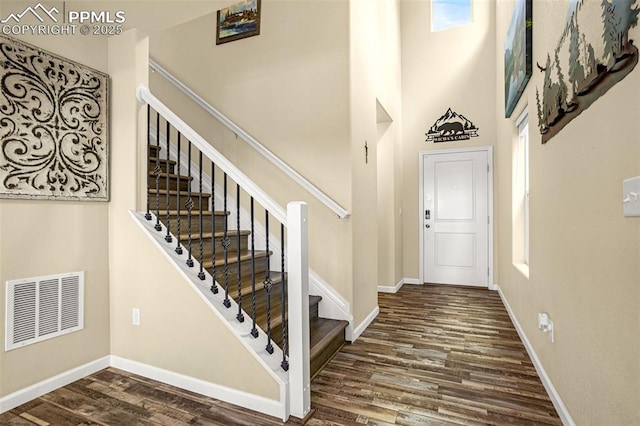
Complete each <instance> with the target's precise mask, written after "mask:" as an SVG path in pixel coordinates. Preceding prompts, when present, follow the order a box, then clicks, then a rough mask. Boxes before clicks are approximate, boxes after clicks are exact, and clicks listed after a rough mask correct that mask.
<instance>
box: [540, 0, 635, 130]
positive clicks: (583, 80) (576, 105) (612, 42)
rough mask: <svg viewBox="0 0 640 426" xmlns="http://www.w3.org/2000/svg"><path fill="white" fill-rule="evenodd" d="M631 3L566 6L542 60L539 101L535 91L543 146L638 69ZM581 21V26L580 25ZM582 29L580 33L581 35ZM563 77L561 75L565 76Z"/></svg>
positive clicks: (604, 0)
mask: <svg viewBox="0 0 640 426" xmlns="http://www.w3.org/2000/svg"><path fill="white" fill-rule="evenodd" d="M635 3H636V0H601V1H600V2H597V1H587V2H585V1H583V0H571V2H570V6H569V11H568V14H567V24H566V26H565V29H564V31H563V33H562V35H561V37H560V40H559V41H558V45H557V46H556V49H555V50H554V52H553V54H547V58H546V62H545V65H544V67H543V66H540V64H539V63H538V68H539V69H540V71H542V72H544V82H543V87H542V99H540V91H539V90H538V89H537V88H536V104H537V109H538V123H539V128H540V133H541V134H542V143H546V142H547V141H548V140H549V139H551V138H552V137H553V136H555V135H556V134H558V132H560V130H562V128H563V127H564V126H566V125H567V124H568V123H569V122H570V121H571V120H573V119H574V118H576V117H577V116H578V114H580V113H581V112H582V111H584V110H585V109H587V108H588V107H589V106H590V105H591V104H592V103H593V102H595V101H596V100H597V99H598V98H599V97H600V96H602V95H604V94H605V93H606V92H607V91H608V90H609V89H610V88H612V87H613V86H614V85H616V84H617V83H618V82H619V81H621V80H622V79H623V78H625V77H626V76H627V75H628V74H629V73H630V72H631V71H632V70H633V69H634V68H635V66H636V65H637V63H638V48H637V47H636V46H635V45H634V44H633V40H630V39H629V29H631V28H633V27H635V26H636V25H637V24H638V14H639V13H640V8H639V7H638V6H637V5H636V4H635ZM583 21H584V22H583ZM583 29H585V30H583ZM565 73H566V75H565Z"/></svg>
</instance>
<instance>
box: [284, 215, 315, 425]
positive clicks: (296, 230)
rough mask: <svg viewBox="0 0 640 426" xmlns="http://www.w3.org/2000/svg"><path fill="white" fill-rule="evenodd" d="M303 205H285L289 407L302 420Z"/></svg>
mask: <svg viewBox="0 0 640 426" xmlns="http://www.w3.org/2000/svg"><path fill="white" fill-rule="evenodd" d="M307 210H308V209H307V204H306V203H302V202H296V203H289V204H287V217H288V218H289V220H288V222H287V232H288V236H287V274H288V280H287V281H288V302H289V303H288V312H289V318H290V319H293V318H295V319H296V321H293V320H291V321H289V322H288V324H289V327H288V328H289V406H290V407H291V415H293V416H295V417H298V418H300V419H304V418H305V417H306V415H307V414H308V413H309V411H311V371H310V358H309V232H308V228H307Z"/></svg>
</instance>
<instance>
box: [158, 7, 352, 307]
mask: <svg viewBox="0 0 640 426" xmlns="http://www.w3.org/2000/svg"><path fill="white" fill-rule="evenodd" d="M230 3H233V2H232V1H229V2H226V3H225V4H230ZM225 4H221V6H224V5H225ZM348 16H349V5H348V2H344V1H339V2H323V1H297V2H290V1H274V0H266V1H263V2H262V24H261V30H260V35H259V36H257V37H250V38H247V39H243V40H239V41H235V42H231V43H227V44H222V45H219V46H216V44H215V14H211V15H207V16H204V17H202V18H199V19H196V20H193V21H190V22H188V23H186V24H183V25H181V26H178V27H175V28H172V29H169V30H167V31H162V32H160V33H158V34H154V35H153V36H152V37H151V41H150V49H151V57H152V58H154V59H155V60H156V61H157V62H158V63H160V64H161V65H162V66H163V67H165V68H166V69H167V70H169V71H170V72H171V73H172V74H174V75H175V76H176V77H178V78H179V79H180V80H182V81H184V82H186V83H187V84H188V85H189V87H190V88H191V89H193V90H194V91H195V92H196V93H198V94H199V95H200V96H202V97H203V98H205V99H206V100H207V101H208V102H209V103H210V104H212V105H213V106H215V107H216V108H218V109H219V110H221V112H222V113H223V114H225V115H227V116H228V117H229V118H231V119H232V120H233V121H235V122H236V123H237V124H238V125H239V126H240V127H241V128H243V129H244V130H245V131H247V132H248V133H249V134H251V135H252V136H254V137H255V138H256V139H258V140H259V141H260V142H261V143H262V144H263V145H265V146H266V147H267V148H268V149H269V150H271V151H272V152H273V153H275V154H276V155H277V156H278V157H280V158H281V159H282V160H284V161H285V162H287V163H288V164H289V165H290V166H291V167H293V168H294V169H295V170H297V171H298V172H299V173H301V174H302V175H303V176H305V177H306V178H307V179H308V180H309V181H311V182H312V183H313V184H315V185H316V186H317V187H319V188H320V189H321V190H323V191H324V192H325V193H327V194H328V195H329V196H330V197H332V198H333V199H335V200H336V201H337V202H338V203H340V204H341V205H342V206H344V207H345V208H347V209H349V210H350V209H351V196H352V190H351V178H350V176H351V173H350V167H351V151H350V149H351V148H350V145H349V140H350V133H349V129H350V122H349V103H348V99H349V68H348V67H349V56H348V52H349V50H348V49H349V45H348ZM196 43H197V44H196ZM187 45H188V46H191V48H189V49H185V46H187ZM150 86H151V89H152V91H153V92H154V93H155V94H156V95H157V96H158V97H159V98H160V99H161V100H162V101H163V102H165V103H166V104H167V105H169V106H170V107H171V108H172V109H174V111H175V112H176V113H177V114H178V115H179V116H181V117H183V119H185V121H187V122H188V123H189V124H190V125H191V126H192V127H193V128H194V129H195V130H196V131H198V132H199V133H200V134H201V135H202V136H204V137H205V139H207V140H208V141H209V142H210V143H212V145H214V146H215V147H216V149H218V150H219V151H220V152H221V153H222V154H223V155H225V156H226V157H227V158H228V159H230V160H231V161H232V162H234V163H235V164H236V165H237V166H238V167H240V169H241V170H242V171H243V172H244V173H245V174H247V175H248V176H249V177H250V178H251V179H253V180H254V181H255V182H258V183H259V185H260V186H261V187H262V188H263V189H264V190H265V191H266V192H267V193H268V194H270V195H271V196H272V197H274V198H275V200H276V201H278V202H279V203H280V204H281V205H283V206H284V205H286V204H287V203H288V202H290V201H296V200H302V201H306V202H307V203H309V227H310V228H309V234H310V240H311V241H320V244H311V247H310V265H311V267H312V268H313V269H314V270H315V271H316V272H318V273H319V274H320V276H322V278H324V279H325V280H327V281H328V282H329V283H331V284H332V285H333V286H334V288H335V289H336V290H337V291H338V292H339V293H341V294H342V295H343V296H344V297H345V298H346V299H347V300H348V301H349V302H353V300H352V288H351V282H352V276H351V261H350V259H351V246H350V235H351V226H352V221H351V219H348V220H338V219H337V216H336V215H335V213H333V212H332V211H331V210H329V209H328V208H326V207H325V206H324V205H323V204H321V203H320V202H318V201H317V200H315V198H313V196H311V195H310V194H309V193H307V192H306V191H305V190H304V189H302V188H301V187H300V186H298V185H297V184H295V183H293V182H292V181H291V180H290V178H288V177H287V176H285V175H284V174H283V173H281V172H280V171H279V170H277V169H276V168H275V167H274V166H273V165H271V163H269V162H267V161H266V160H265V159H264V158H262V157H261V156H260V155H259V154H258V153H257V152H256V151H254V150H253V149H252V148H250V147H248V145H246V144H245V143H244V142H243V141H242V140H240V139H238V138H236V137H235V135H234V134H233V133H232V132H230V131H228V130H227V129H225V128H223V127H222V126H221V125H219V124H217V123H216V122H215V121H214V120H213V119H212V118H211V117H210V116H209V115H208V114H207V113H206V112H204V111H203V110H201V109H200V108H198V107H194V105H193V102H192V101H190V100H188V99H187V98H185V97H184V96H183V95H181V94H180V93H179V92H178V91H177V90H175V89H173V88H172V87H171V86H170V85H169V84H168V83H167V82H166V81H164V79H163V78H162V77H160V76H157V75H154V74H152V75H151V76H150ZM363 144H364V141H363Z"/></svg>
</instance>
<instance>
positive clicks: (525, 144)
mask: <svg viewBox="0 0 640 426" xmlns="http://www.w3.org/2000/svg"><path fill="white" fill-rule="evenodd" d="M518 140H519V143H520V145H521V147H522V155H523V157H524V158H523V161H522V162H523V168H524V185H523V186H524V188H523V190H524V263H525V264H527V265H528V264H529V120H528V117H527V116H526V115H525V116H524V119H523V121H521V122H520V124H519V125H518Z"/></svg>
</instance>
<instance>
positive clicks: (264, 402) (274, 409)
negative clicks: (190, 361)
mask: <svg viewBox="0 0 640 426" xmlns="http://www.w3.org/2000/svg"><path fill="white" fill-rule="evenodd" d="M111 366H112V367H115V368H119V369H120V370H124V371H128V372H129V373H133V374H138V375H140V376H143V377H147V378H149V379H153V380H157V381H159V382H162V383H166V384H169V385H171V386H175V387H178V388H181V389H186V390H188V391H191V392H195V393H199V394H201V395H206V396H208V397H211V398H215V399H218V400H220V401H224V402H228V403H230V404H234V405H238V406H240V407H244V408H247V409H249V410H253V411H258V412H260V413H264V414H268V415H271V416H274V417H278V418H281V419H284V418H285V407H284V405H283V404H282V403H281V402H280V401H275V400H273V399H268V398H265V397H262V396H258V395H253V394H250V393H247V392H243V391H239V390H237V389H232V388H228V387H226V386H221V385H217V384H215V383H211V382H206V381H204V380H201V379H196V378H194V377H190V376H185V375H183V374H180V373H175V372H173V371H168V370H164V369H162V368H158V367H153V366H151V365H147V364H142V363H140V362H137V361H131V360H128V359H125V358H121V357H119V356H114V355H112V356H111Z"/></svg>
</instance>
